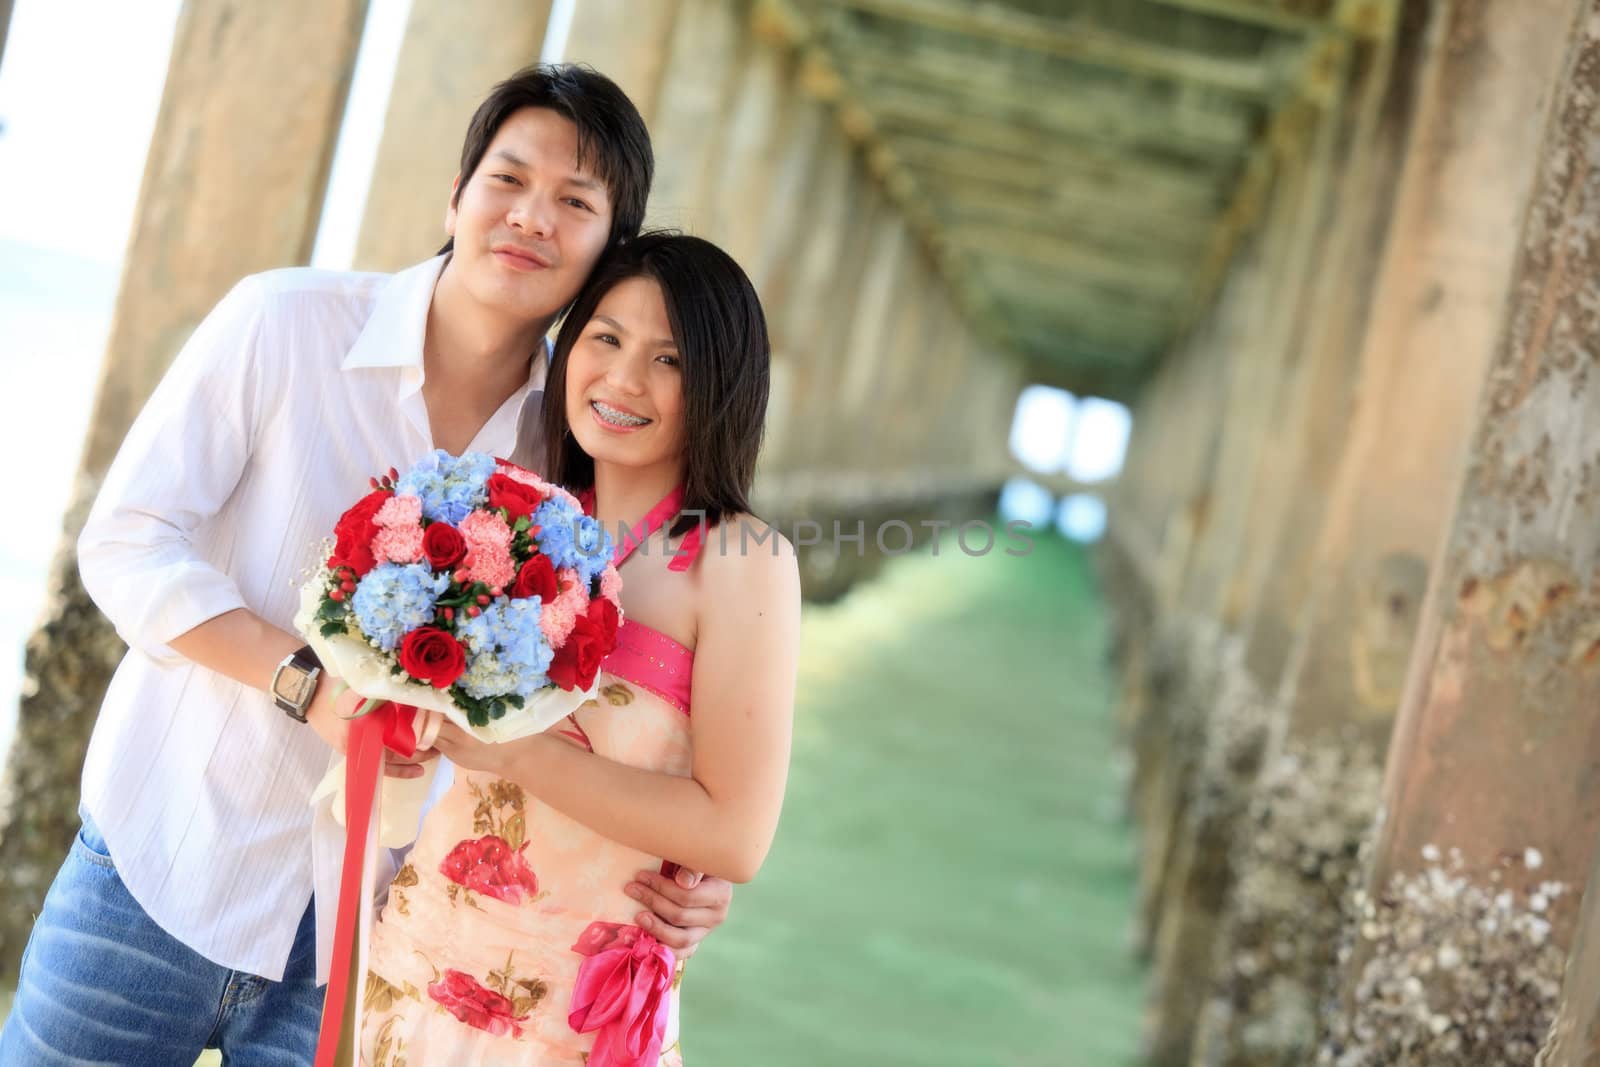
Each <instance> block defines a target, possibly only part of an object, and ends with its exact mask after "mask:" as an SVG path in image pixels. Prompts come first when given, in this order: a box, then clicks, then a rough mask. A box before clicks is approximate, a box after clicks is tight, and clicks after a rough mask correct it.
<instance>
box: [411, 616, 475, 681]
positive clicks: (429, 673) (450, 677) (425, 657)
mask: <svg viewBox="0 0 1600 1067" xmlns="http://www.w3.org/2000/svg"><path fill="white" fill-rule="evenodd" d="M400 666H401V667H402V668H403V669H404V670H405V672H406V673H407V674H409V675H411V677H413V678H415V679H416V680H417V681H419V682H427V683H428V684H429V685H431V686H433V687H434V688H435V689H448V688H450V683H451V682H454V681H455V680H456V679H457V678H459V677H461V673H462V672H463V671H465V670H466V669H467V650H466V649H464V648H462V647H461V642H460V641H457V640H456V639H455V638H454V637H452V636H451V635H450V634H448V633H446V632H445V631H443V630H441V629H439V628H438V627H436V626H419V627H417V628H416V629H415V630H412V631H411V632H410V633H408V634H406V635H405V637H403V638H402V639H401V641H400Z"/></svg>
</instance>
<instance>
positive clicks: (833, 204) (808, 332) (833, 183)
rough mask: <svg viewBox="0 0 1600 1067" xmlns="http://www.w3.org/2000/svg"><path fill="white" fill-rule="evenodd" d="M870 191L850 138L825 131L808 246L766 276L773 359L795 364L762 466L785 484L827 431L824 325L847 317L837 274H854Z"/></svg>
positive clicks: (771, 423)
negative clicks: (771, 302)
mask: <svg viewBox="0 0 1600 1067" xmlns="http://www.w3.org/2000/svg"><path fill="white" fill-rule="evenodd" d="M866 194H867V190H866V189H865V188H864V187H863V186H862V184H861V182H860V178H859V169H858V168H857V166H856V163H855V153H854V151H853V149H852V148H851V146H850V144H849V142H848V141H846V140H845V139H844V137H843V136H841V135H840V134H839V133H838V131H837V130H836V129H830V130H828V131H827V132H826V133H825V134H824V136H823V139H822V145H821V149H820V151H819V153H818V157H817V160H816V167H815V173H814V176H813V178H812V181H811V183H810V192H809V195H808V196H807V198H806V206H805V208H804V209H803V214H804V216H805V217H806V218H807V219H808V220H809V224H808V225H807V226H806V227H805V229H804V233H803V236H804V241H803V244H802V245H801V247H799V248H797V249H796V250H795V251H794V253H793V254H792V255H791V256H790V257H788V258H787V261H786V262H785V264H784V265H783V267H782V269H781V270H780V271H777V272H775V273H774V276H773V278H772V279H771V280H770V281H769V291H772V292H775V293H776V294H777V297H776V299H775V301H774V305H773V308H772V312H773V314H772V321H771V322H770V324H769V325H770V328H771V332H772V335H773V339H772V344H773V352H774V357H775V358H774V362H775V363H776V362H778V361H779V360H782V361H783V362H784V363H786V365H787V366H788V367H789V368H791V369H790V371H789V373H788V374H787V375H786V383H787V389H786V396H784V397H781V398H780V397H778V396H774V397H773V403H772V404H770V405H769V417H768V429H767V433H768V442H769V444H768V448H767V450H766V453H765V458H764V467H765V469H766V471H767V472H769V473H770V474H779V473H781V474H783V475H784V476H785V480H786V482H788V481H789V480H790V479H791V478H792V476H793V475H795V474H796V473H797V472H799V471H801V470H802V469H803V468H804V466H805V464H806V463H807V462H808V460H809V458H810V456H811V454H812V449H813V446H814V444H815V438H816V436H817V435H818V434H819V433H820V432H822V429H823V427H822V423H823V419H824V418H825V416H826V412H827V399H826V398H827V396H828V391H829V389H830V388H831V386H832V383H831V380H830V379H829V378H828V377H827V375H828V374H830V373H831V367H832V364H831V362H830V360H829V358H828V357H829V353H828V350H827V348H826V345H827V343H828V340H829V339H828V338H827V337H826V334H827V329H826V327H827V326H829V325H832V324H835V323H836V322H837V321H838V319H839V318H840V317H842V316H847V315H848V309H847V308H843V307H840V306H839V305H838V304H837V303H836V301H837V300H839V299H840V298H841V297H842V296H845V295H847V293H846V291H845V290H844V288H843V286H842V285H841V283H840V281H839V279H840V277H841V276H842V275H845V274H849V273H850V272H849V271H848V270H847V269H841V267H842V266H844V265H848V264H849V263H850V262H851V260H850V258H849V252H850V251H851V250H852V249H855V247H856V246H857V245H859V243H860V231H861V230H862V229H863V228H864V225H865V222H866V219H867V217H868V214H869V209H870V203H869V199H868V197H867V195H866Z"/></svg>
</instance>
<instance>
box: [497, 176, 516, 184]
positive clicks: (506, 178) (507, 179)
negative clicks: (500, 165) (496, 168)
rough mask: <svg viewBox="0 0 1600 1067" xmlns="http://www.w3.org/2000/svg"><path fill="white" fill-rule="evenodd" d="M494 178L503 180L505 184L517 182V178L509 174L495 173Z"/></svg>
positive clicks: (498, 180) (499, 180)
mask: <svg viewBox="0 0 1600 1067" xmlns="http://www.w3.org/2000/svg"><path fill="white" fill-rule="evenodd" d="M494 180H495V181H497V182H504V183H505V184H506V185H516V184H517V179H516V178H514V177H512V176H511V175H510V174H496V175H494Z"/></svg>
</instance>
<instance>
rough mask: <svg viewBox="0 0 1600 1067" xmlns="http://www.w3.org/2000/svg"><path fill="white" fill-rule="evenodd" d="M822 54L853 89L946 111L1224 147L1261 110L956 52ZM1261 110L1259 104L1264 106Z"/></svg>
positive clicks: (832, 47)
mask: <svg viewBox="0 0 1600 1067" xmlns="http://www.w3.org/2000/svg"><path fill="white" fill-rule="evenodd" d="M827 48H828V51H829V54H830V55H831V56H832V57H833V59H834V61H835V63H836V64H837V66H838V69H839V70H840V72H841V73H842V74H843V75H844V76H846V77H847V78H848V79H849V80H850V81H851V82H852V83H854V84H856V85H858V86H861V87H863V88H870V89H871V90H872V92H871V93H869V94H866V95H867V97H868V98H869V99H871V98H875V97H876V95H877V93H878V92H879V91H880V90H895V89H898V90H901V91H908V92H911V93H913V94H917V95H920V96H925V97H932V98H934V99H936V100H940V101H942V102H945V103H949V104H951V105H955V106H957V107H959V106H960V105H963V104H966V105H969V106H970V105H974V104H975V105H980V106H983V107H986V108H997V109H1001V110H1003V111H1017V110H1019V109H1021V110H1023V111H1024V113H1027V112H1030V111H1031V112H1035V113H1038V114H1041V115H1044V116H1052V117H1055V118H1056V119H1057V121H1065V116H1067V115H1069V114H1071V113H1074V112H1076V113H1079V114H1081V115H1087V116H1092V117H1093V120H1094V121H1096V122H1099V123H1105V124H1109V123H1122V122H1127V123H1133V124H1136V127H1137V126H1138V125H1143V126H1149V125H1150V124H1151V122H1152V121H1153V120H1154V121H1159V122H1161V123H1163V124H1164V125H1165V126H1167V127H1172V128H1176V129H1178V130H1189V131H1192V136H1194V137H1201V138H1205V137H1209V138H1212V139H1214V140H1220V141H1223V142H1225V143H1230V144H1238V143H1240V142H1248V141H1249V139H1250V136H1251V134H1252V133H1253V132H1254V131H1255V129H1256V127H1257V125H1258V123H1259V120H1260V115H1261V112H1262V106H1261V104H1256V103H1252V102H1248V101H1241V100H1237V99H1233V98H1229V97H1222V98H1218V97H1216V96H1215V95H1213V94H1207V93H1204V92H1194V91H1188V90H1186V89H1185V87H1183V86H1181V85H1172V84H1170V83H1165V82H1152V81H1147V80H1145V81H1141V80H1139V79H1127V80H1126V82H1124V83H1123V84H1117V83H1116V82H1108V80H1107V79H1104V78H1096V79H1089V80H1087V81H1084V80H1080V79H1075V78H1073V77H1072V76H1071V72H1070V70H1069V71H1065V72H1058V71H1049V72H1046V73H1044V74H1041V73H1039V72H1036V71H1030V70H1028V69H1027V68H1019V67H1017V66H1015V65H1011V64H1005V63H986V62H983V61H981V60H977V59H974V58H973V57H972V56H969V55H965V54H963V53H961V52H952V51H948V50H945V51H941V50H935V49H929V48H919V49H915V50H912V51H910V52H908V51H907V50H906V49H904V48H903V47H900V48H897V47H895V46H893V45H890V44H879V43H877V42H876V41H875V40H874V39H872V38H859V37H857V38H851V39H844V40H839V39H836V38H832V37H830V38H829V39H828V42H827ZM1263 103H1264V102H1263Z"/></svg>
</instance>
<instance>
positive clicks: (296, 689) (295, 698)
mask: <svg viewBox="0 0 1600 1067" xmlns="http://www.w3.org/2000/svg"><path fill="white" fill-rule="evenodd" d="M315 682H316V679H314V678H313V677H312V676H311V675H309V674H306V673H304V672H302V671H301V670H300V669H299V668H298V667H286V668H284V669H283V670H282V671H281V672H279V674H278V684H277V685H276V686H274V687H273V690H272V695H273V696H275V697H278V698H280V699H282V700H284V701H286V702H288V703H290V704H293V705H294V706H295V707H298V708H303V707H305V706H306V705H307V704H308V703H310V702H311V694H312V692H313V687H314V685H315Z"/></svg>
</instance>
